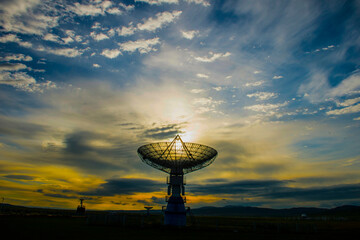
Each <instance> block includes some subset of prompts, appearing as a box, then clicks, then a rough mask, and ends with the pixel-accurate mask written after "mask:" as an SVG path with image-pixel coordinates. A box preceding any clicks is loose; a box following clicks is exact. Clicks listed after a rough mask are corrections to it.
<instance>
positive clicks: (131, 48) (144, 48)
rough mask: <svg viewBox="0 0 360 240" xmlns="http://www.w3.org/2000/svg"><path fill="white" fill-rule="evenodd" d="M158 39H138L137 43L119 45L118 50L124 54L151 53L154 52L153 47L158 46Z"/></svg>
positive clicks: (129, 42)
mask: <svg viewBox="0 0 360 240" xmlns="http://www.w3.org/2000/svg"><path fill="white" fill-rule="evenodd" d="M159 43H160V40H159V38H152V39H140V40H137V41H128V42H124V43H119V46H120V49H121V50H122V51H125V52H135V51H139V52H140V53H149V52H151V51H156V50H157V49H156V48H154V46H155V45H157V44H159Z"/></svg>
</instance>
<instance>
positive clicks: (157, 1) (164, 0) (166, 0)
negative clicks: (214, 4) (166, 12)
mask: <svg viewBox="0 0 360 240" xmlns="http://www.w3.org/2000/svg"><path fill="white" fill-rule="evenodd" d="M135 2H144V3H147V4H150V5H162V4H178V3H179V0H135ZM185 2H187V3H195V4H201V5H203V6H204V7H208V6H210V3H209V2H208V1H206V0H185Z"/></svg>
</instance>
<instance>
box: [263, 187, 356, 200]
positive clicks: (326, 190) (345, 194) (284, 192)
mask: <svg viewBox="0 0 360 240" xmlns="http://www.w3.org/2000/svg"><path fill="white" fill-rule="evenodd" d="M262 196H263V197H265V198H271V199H294V200H305V201H329V200H341V199H359V198H360V185H359V184H346V185H345V184H344V185H337V186H336V185H335V186H329V187H323V188H321V187H314V188H308V189H306V188H305V189H301V188H283V189H278V190H277V191H272V192H268V193H264V194H262Z"/></svg>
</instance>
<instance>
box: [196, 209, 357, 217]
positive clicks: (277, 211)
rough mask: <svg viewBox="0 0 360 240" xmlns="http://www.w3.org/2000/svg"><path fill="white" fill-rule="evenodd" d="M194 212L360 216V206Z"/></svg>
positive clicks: (200, 211)
mask: <svg viewBox="0 0 360 240" xmlns="http://www.w3.org/2000/svg"><path fill="white" fill-rule="evenodd" d="M192 213H193V214H194V215H198V216H238V217H295V216H301V215H302V214H306V215H307V216H360V206H341V207H336V208H332V209H326V208H288V209H272V208H259V207H243V206H226V207H202V208H197V209H193V210H192Z"/></svg>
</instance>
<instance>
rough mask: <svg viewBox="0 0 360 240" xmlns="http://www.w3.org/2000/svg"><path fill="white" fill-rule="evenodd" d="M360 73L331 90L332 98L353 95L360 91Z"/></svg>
mask: <svg viewBox="0 0 360 240" xmlns="http://www.w3.org/2000/svg"><path fill="white" fill-rule="evenodd" d="M359 90H360V73H357V72H356V73H354V74H352V75H350V76H349V77H348V78H346V79H344V80H343V81H341V83H340V84H339V85H337V86H336V87H334V88H332V89H330V90H329V94H328V95H329V96H330V97H336V96H344V95H351V94H353V93H359V92H360V91H359Z"/></svg>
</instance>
